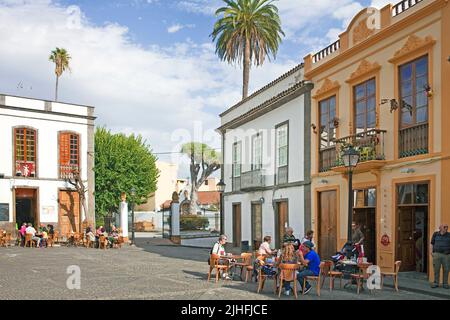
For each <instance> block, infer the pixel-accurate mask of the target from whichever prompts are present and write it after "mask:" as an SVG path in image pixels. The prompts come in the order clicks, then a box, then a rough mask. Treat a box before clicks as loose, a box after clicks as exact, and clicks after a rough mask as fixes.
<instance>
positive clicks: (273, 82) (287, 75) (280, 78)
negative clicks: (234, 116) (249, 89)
mask: <svg viewBox="0 0 450 320" xmlns="http://www.w3.org/2000/svg"><path fill="white" fill-rule="evenodd" d="M303 67H304V64H303V63H300V64H299V65H297V66H296V67H295V68H293V69H291V70H289V71H288V72H286V73H285V74H283V75H281V76H280V77H278V78H277V79H275V80H273V81H272V82H270V83H268V84H266V85H265V86H264V87H262V88H261V89H259V90H257V91H255V92H253V93H252V94H251V95H249V96H248V97H247V98H245V99H243V100H241V101H240V102H238V103H236V104H235V105H234V106H232V107H230V108H228V109H227V110H225V111H224V112H222V113H221V114H220V115H219V116H220V117H223V116H224V115H226V114H227V113H229V112H231V111H232V110H234V109H236V108H237V107H239V106H240V105H242V104H244V103H245V102H247V101H249V100H250V99H252V98H254V97H255V96H257V95H258V94H260V93H261V92H263V91H265V90H267V89H269V88H270V87H272V86H274V85H275V84H277V83H278V82H280V81H282V80H284V79H286V78H287V77H289V76H290V75H292V74H293V73H295V72H297V71H298V70H300V69H303Z"/></svg>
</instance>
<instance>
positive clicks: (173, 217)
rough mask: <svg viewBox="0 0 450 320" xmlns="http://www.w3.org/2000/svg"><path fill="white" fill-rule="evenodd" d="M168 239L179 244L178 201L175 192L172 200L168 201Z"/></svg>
mask: <svg viewBox="0 0 450 320" xmlns="http://www.w3.org/2000/svg"><path fill="white" fill-rule="evenodd" d="M170 241H172V242H173V243H175V244H181V236H180V203H179V199H178V194H177V193H176V192H174V193H173V194H172V202H171V203H170Z"/></svg>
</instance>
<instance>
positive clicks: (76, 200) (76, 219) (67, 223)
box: [59, 191, 81, 235]
mask: <svg viewBox="0 0 450 320" xmlns="http://www.w3.org/2000/svg"><path fill="white" fill-rule="evenodd" d="M80 227H81V226H80V196H79V194H78V192H75V191H59V228H60V231H61V234H62V235H67V234H70V233H71V232H72V231H73V232H79V231H80Z"/></svg>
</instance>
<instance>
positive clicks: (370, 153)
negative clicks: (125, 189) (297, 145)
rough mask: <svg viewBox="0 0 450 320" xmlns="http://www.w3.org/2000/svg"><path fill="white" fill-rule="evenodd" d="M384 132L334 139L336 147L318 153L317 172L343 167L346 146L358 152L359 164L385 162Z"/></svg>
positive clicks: (375, 131) (371, 132)
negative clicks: (375, 161)
mask: <svg viewBox="0 0 450 320" xmlns="http://www.w3.org/2000/svg"><path fill="white" fill-rule="evenodd" d="M386 132H387V131H386V130H380V129H372V130H368V131H364V132H360V133H357V134H353V135H350V136H347V137H343V138H340V139H336V140H335V143H336V146H335V147H332V148H328V149H324V150H321V151H320V152H319V166H320V167H319V171H320V172H325V171H329V170H331V169H332V168H334V167H340V166H343V165H344V161H343V160H342V152H343V151H344V150H345V148H347V147H348V146H353V147H354V148H355V149H356V150H357V151H359V154H360V157H359V162H360V163H363V162H367V161H374V160H385V159H386V156H385V153H384V136H385V134H386Z"/></svg>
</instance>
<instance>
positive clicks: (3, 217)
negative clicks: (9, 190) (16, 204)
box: [0, 203, 9, 222]
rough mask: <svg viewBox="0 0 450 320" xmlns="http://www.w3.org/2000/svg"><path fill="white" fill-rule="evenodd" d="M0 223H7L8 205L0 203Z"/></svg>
mask: <svg viewBox="0 0 450 320" xmlns="http://www.w3.org/2000/svg"><path fill="white" fill-rule="evenodd" d="M0 221H3V222H4V221H9V203H0Z"/></svg>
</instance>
